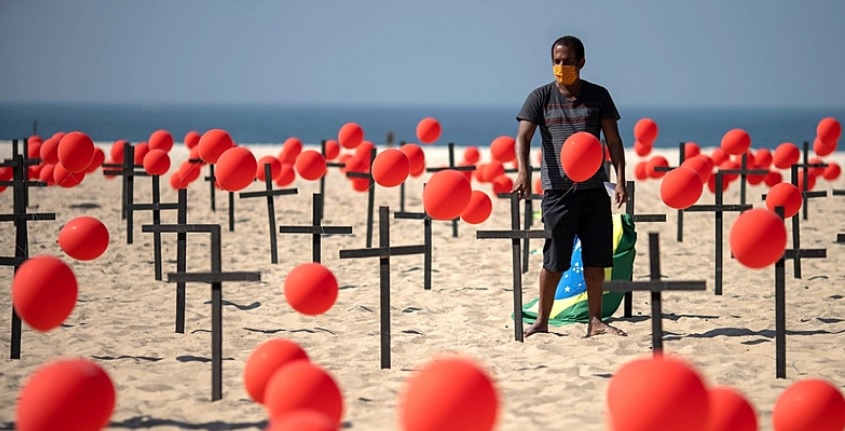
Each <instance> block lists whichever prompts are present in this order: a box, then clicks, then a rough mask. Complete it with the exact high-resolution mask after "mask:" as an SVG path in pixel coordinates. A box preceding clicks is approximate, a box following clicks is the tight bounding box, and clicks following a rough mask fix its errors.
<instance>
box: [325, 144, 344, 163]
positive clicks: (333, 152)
mask: <svg viewBox="0 0 845 431" xmlns="http://www.w3.org/2000/svg"><path fill="white" fill-rule="evenodd" d="M338 155H340V144H338V142H337V141H335V140H334V139H328V140H326V153H325V154H324V155H323V156H325V158H326V160H334V159H335V158H337V156H338Z"/></svg>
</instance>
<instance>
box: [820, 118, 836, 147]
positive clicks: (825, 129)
mask: <svg viewBox="0 0 845 431" xmlns="http://www.w3.org/2000/svg"><path fill="white" fill-rule="evenodd" d="M841 134H842V125H840V124H839V121H836V119H835V118H833V117H825V118H822V119H821V120H820V121H819V124H818V125H817V126H816V137H817V138H818V139H820V140H821V141H822V142H823V143H824V144H825V145H827V146H836V141H838V140H839V136H840V135H841Z"/></svg>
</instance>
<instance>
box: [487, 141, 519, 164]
mask: <svg viewBox="0 0 845 431" xmlns="http://www.w3.org/2000/svg"><path fill="white" fill-rule="evenodd" d="M490 155H491V156H493V160H498V161H500V162H502V163H507V162H512V161H514V160H516V140H514V138H512V137H510V136H499V137H498V138H496V139H494V140H493V142H491V143H490Z"/></svg>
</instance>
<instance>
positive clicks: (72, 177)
mask: <svg viewBox="0 0 845 431" xmlns="http://www.w3.org/2000/svg"><path fill="white" fill-rule="evenodd" d="M84 179H85V171H84V170H83V171H82V172H76V173H74V172H70V171H68V170H67V169H65V167H64V166H63V165H62V164H61V163H59V164H57V165H56V166H54V167H53V181H54V182H55V183H56V184H58V185H60V186H62V187H64V188H71V187H76V186H77V185H79V183H81V182H82V180H84Z"/></svg>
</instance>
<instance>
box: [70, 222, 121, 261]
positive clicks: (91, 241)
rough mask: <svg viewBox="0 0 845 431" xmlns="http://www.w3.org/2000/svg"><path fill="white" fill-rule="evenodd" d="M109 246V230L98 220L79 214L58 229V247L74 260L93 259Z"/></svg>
mask: <svg viewBox="0 0 845 431" xmlns="http://www.w3.org/2000/svg"><path fill="white" fill-rule="evenodd" d="M108 246H109V230H108V228H106V225H104V224H103V222H101V221H100V220H98V219H96V218H94V217H89V216H81V217H77V218H75V219H73V220H71V221H69V222H67V224H66V225H64V227H62V230H61V231H59V247H61V249H62V251H64V252H65V253H67V255H68V256H70V257H72V258H74V259H76V260H94V259H96V258H98V257H100V256H102V254H103V253H104V252H105V251H106V249H107V248H108Z"/></svg>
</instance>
